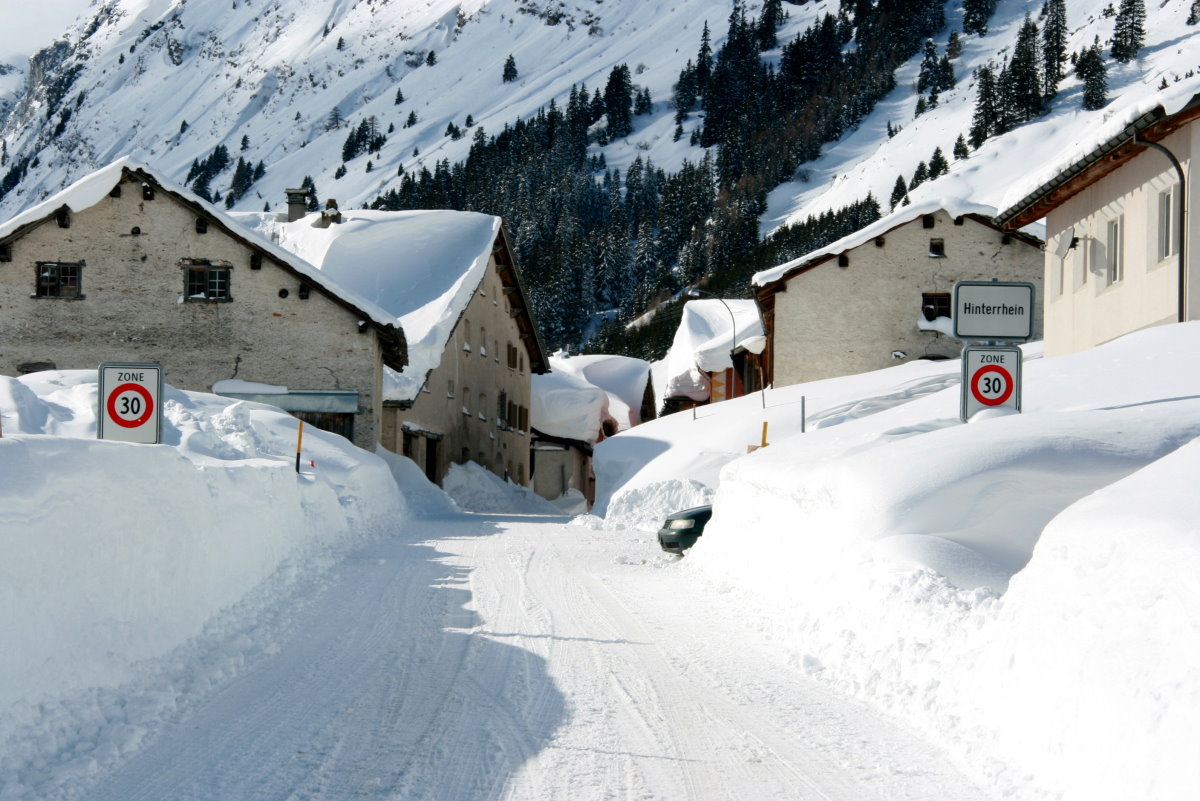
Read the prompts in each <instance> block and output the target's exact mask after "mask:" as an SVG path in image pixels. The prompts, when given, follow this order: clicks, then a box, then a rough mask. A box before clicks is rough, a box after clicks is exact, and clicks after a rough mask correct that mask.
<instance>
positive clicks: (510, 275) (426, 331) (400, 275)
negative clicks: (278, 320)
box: [236, 210, 550, 485]
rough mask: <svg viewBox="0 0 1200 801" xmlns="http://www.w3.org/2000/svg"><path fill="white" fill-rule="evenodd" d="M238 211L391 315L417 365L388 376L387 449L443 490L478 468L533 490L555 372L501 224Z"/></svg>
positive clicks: (445, 216)
mask: <svg viewBox="0 0 1200 801" xmlns="http://www.w3.org/2000/svg"><path fill="white" fill-rule="evenodd" d="M289 216H292V217H295V218H296V219H293V220H291V221H288V220H287V219H286V218H285V219H280V216H279V215H275V214H270V213H260V214H238V215H236V217H237V219H238V220H239V221H240V222H242V223H243V224H244V225H247V226H250V227H252V228H253V229H254V230H255V231H256V232H258V233H259V234H260V235H262V236H264V237H266V238H268V239H269V240H271V241H272V242H274V243H276V244H278V246H280V247H281V248H283V249H284V250H286V251H288V252H290V253H294V254H295V255H296V256H298V257H300V258H302V259H304V260H305V261H306V262H309V263H311V264H313V265H314V266H316V267H317V268H318V269H319V271H320V274H321V275H323V276H326V277H328V278H329V279H330V280H332V281H335V282H336V283H337V284H338V285H339V286H342V287H346V288H347V289H348V290H350V291H352V292H354V293H355V294H356V295H359V296H362V297H366V298H368V299H370V300H371V302H372V303H374V304H376V305H377V306H379V307H381V308H383V309H385V310H386V311H387V313H388V314H390V315H392V316H393V317H394V319H395V320H396V321H397V324H398V326H399V327H400V328H401V329H402V330H403V331H404V335H405V338H406V341H407V342H408V360H407V364H406V365H404V366H403V367H402V368H401V369H394V368H387V369H385V370H384V371H383V374H382V378H381V381H382V387H381V394H382V403H381V406H382V410H381V421H380V426H379V434H378V436H379V442H380V443H381V444H382V445H383V446H384V447H385V448H388V449H389V450H392V451H395V452H396V453H402V454H404V455H405V456H408V457H410V458H411V459H412V460H413V461H415V462H416V463H417V464H418V465H420V466H421V467H422V468H423V469H424V470H425V473H426V475H427V476H428V477H429V478H430V480H432V481H434V482H437V483H439V484H440V483H441V480H442V478H443V477H444V476H445V474H446V471H447V470H448V469H449V466H450V464H451V463H453V462H457V463H460V464H463V463H466V462H476V463H477V464H480V465H482V466H483V467H485V468H487V469H489V470H491V471H492V472H493V473H495V474H496V475H499V476H501V477H504V478H507V479H510V480H512V481H513V482H515V483H517V484H521V485H528V484H529V483H530V478H531V475H532V471H531V465H530V460H531V457H530V445H531V438H530V415H529V410H530V406H531V392H532V389H531V386H532V384H531V376H533V375H534V374H538V373H544V372H546V371H548V370H549V369H550V367H549V362H548V360H547V358H546V355H545V353H544V349H543V347H542V344H541V338H540V336H539V334H538V331H537V328H536V326H535V324H534V321H533V317H532V314H531V312H530V310H529V303H528V301H527V298H526V295H525V290H524V288H523V285H522V283H521V277H520V273H519V270H518V268H517V265H516V262H515V260H514V258H513V255H512V250H511V248H510V247H509V244H508V239H507V237H506V235H505V232H504V227H503V225H502V223H501V220H500V218H499V217H495V216H492V215H488V214H478V213H475V212H460V211H371V210H352V211H340V212H338V213H337V214H336V221H331V220H330V215H329V214H328V213H325V212H313V213H310V214H309V213H306V214H304V216H299V215H298V214H296V213H295V212H293V213H292V214H291V215H289Z"/></svg>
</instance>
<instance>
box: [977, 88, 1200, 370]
mask: <svg viewBox="0 0 1200 801" xmlns="http://www.w3.org/2000/svg"><path fill="white" fill-rule="evenodd" d="M1194 91H1195V84H1194V83H1192V84H1191V89H1190V91H1189V90H1186V89H1176V90H1174V91H1172V92H1164V93H1162V94H1160V95H1158V96H1157V97H1156V98H1155V99H1154V103H1155V105H1152V106H1149V107H1147V105H1143V106H1139V107H1136V108H1134V109H1132V110H1130V111H1128V112H1126V113H1124V114H1122V115H1118V116H1114V117H1113V118H1111V119H1109V120H1107V121H1106V122H1105V123H1104V124H1103V125H1102V127H1101V128H1100V129H1099V130H1097V131H1095V132H1093V133H1092V134H1091V135H1090V137H1089V140H1088V141H1085V142H1079V143H1076V144H1075V146H1074V147H1072V148H1071V149H1070V152H1071V153H1072V154H1073V155H1072V156H1070V157H1068V158H1067V159H1065V160H1064V161H1062V162H1060V163H1057V164H1054V165H1051V166H1050V167H1049V168H1048V170H1046V171H1044V172H1043V173H1042V174H1040V175H1034V176H1031V178H1030V179H1029V181H1027V182H1026V183H1025V184H1024V185H1023V186H1024V187H1025V188H1021V187H1018V188H1016V189H1014V190H1013V192H1012V193H1010V196H1012V197H1016V198H1019V199H1017V200H1015V201H1013V202H1012V203H1011V204H1010V205H1009V207H1008V208H1006V209H1005V210H1004V211H1003V212H1001V213H1000V215H999V220H1000V221H1001V222H1002V223H1003V224H1005V225H1007V226H1021V225H1025V224H1027V223H1028V222H1030V221H1033V220H1038V219H1042V218H1045V220H1046V232H1047V246H1046V253H1045V286H1046V302H1045V310H1046V319H1045V329H1046V335H1045V341H1046V345H1045V353H1046V355H1047V356H1054V355H1060V354H1065V353H1074V352H1076V351H1080V350H1084V349H1087V348H1090V347H1094V346H1096V345H1099V344H1102V343H1104V342H1108V341H1109V340H1112V339H1115V338H1116V337H1119V336H1122V335H1123V334H1128V333H1130V332H1133V331H1137V330H1139V329H1142V328H1147V327H1150V326H1156V325H1162V324H1164V323H1173V322H1184V321H1187V320H1194V319H1196V317H1197V314H1200V296H1198V295H1197V294H1196V293H1195V292H1193V291H1191V287H1192V286H1194V285H1195V282H1196V281H1197V280H1198V279H1200V257H1198V256H1197V253H1196V243H1197V240H1198V239H1200V236H1198V233H1200V222H1197V217H1196V216H1195V215H1193V214H1188V213H1187V210H1188V209H1194V208H1196V206H1197V202H1198V201H1200V191H1197V189H1196V186H1195V183H1194V182H1193V183H1191V185H1189V182H1188V180H1187V176H1188V175H1190V173H1191V165H1192V160H1193V157H1194V156H1196V155H1197V154H1198V153H1200V95H1197V94H1193V92H1194Z"/></svg>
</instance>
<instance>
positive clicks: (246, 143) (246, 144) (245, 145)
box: [240, 134, 250, 153]
mask: <svg viewBox="0 0 1200 801" xmlns="http://www.w3.org/2000/svg"><path fill="white" fill-rule="evenodd" d="M240 149H241V151H242V152H243V153H245V152H246V151H247V150H249V149H250V135H249V134H242V144H241V148H240Z"/></svg>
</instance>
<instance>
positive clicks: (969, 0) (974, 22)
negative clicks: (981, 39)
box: [963, 0, 996, 36]
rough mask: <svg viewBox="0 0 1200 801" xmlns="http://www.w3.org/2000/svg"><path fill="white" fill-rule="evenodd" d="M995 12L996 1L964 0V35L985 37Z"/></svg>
mask: <svg viewBox="0 0 1200 801" xmlns="http://www.w3.org/2000/svg"><path fill="white" fill-rule="evenodd" d="M995 10H996V0H963V33H973V34H976V35H977V36H983V35H984V34H985V33H987V31H988V20H989V19H990V18H991V16H992V12H993V11H995Z"/></svg>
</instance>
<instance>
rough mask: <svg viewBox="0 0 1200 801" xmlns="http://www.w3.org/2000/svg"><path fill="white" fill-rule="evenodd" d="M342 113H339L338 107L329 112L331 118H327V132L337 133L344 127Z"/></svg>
mask: <svg viewBox="0 0 1200 801" xmlns="http://www.w3.org/2000/svg"><path fill="white" fill-rule="evenodd" d="M342 122H343V120H342V112H340V111H338V107H337V106H334V107H333V108H332V109H331V110H330V111H329V116H328V117H326V118H325V130H327V131H335V130H337V129H338V128H341V127H342Z"/></svg>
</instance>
